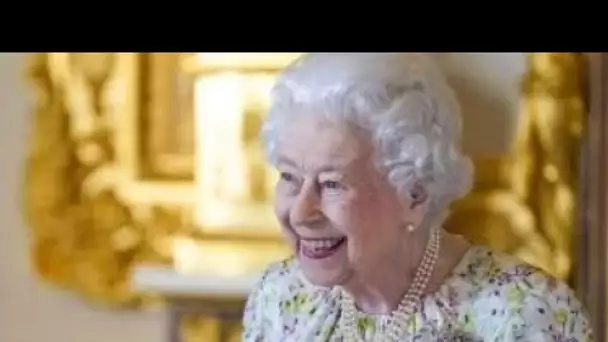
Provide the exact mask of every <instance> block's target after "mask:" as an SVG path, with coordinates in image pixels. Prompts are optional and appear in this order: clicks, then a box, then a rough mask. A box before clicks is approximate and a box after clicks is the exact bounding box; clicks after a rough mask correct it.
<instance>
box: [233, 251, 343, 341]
mask: <svg viewBox="0 0 608 342" xmlns="http://www.w3.org/2000/svg"><path fill="white" fill-rule="evenodd" d="M332 298H333V300H332ZM335 313H336V305H335V293H334V290H332V289H329V288H321V287H317V286H313V285H312V284H310V283H309V282H308V281H307V280H306V279H305V278H304V276H303V275H302V274H301V273H300V271H299V269H298V266H297V262H296V261H295V260H294V259H286V260H282V261H279V262H274V263H271V264H270V265H269V266H267V267H266V268H265V270H264V271H263V272H262V274H261V276H260V277H259V280H258V282H257V284H256V285H255V286H254V287H253V289H252V291H251V292H250V294H249V297H248V299H247V303H246V306H245V311H244V315H243V326H244V329H243V341H267V340H273V341H275V340H276V341H278V340H281V339H282V338H283V336H284V334H286V333H288V334H294V333H295V330H296V328H297V330H298V334H313V335H314V334H321V333H323V334H327V333H329V332H331V331H325V330H323V329H324V327H325V326H327V327H329V328H331V325H328V324H325V323H328V322H330V321H332V317H334V316H335Z"/></svg>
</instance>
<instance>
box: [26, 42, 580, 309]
mask: <svg viewBox="0 0 608 342" xmlns="http://www.w3.org/2000/svg"><path fill="white" fill-rule="evenodd" d="M296 55H297V54H161V53H158V54H134V53H120V54H118V53H116V54H97V53H95V54H65V53H49V54H34V55H32V56H31V59H30V61H29V66H28V78H29V80H30V82H31V83H32V85H33V87H34V89H35V90H36V92H37V102H36V108H35V112H34V129H33V135H32V139H31V146H30V151H29V158H28V160H27V168H26V169H27V175H26V177H25V189H26V196H25V207H26V209H27V210H26V214H27V219H28V221H29V228H30V231H31V244H32V247H31V250H32V258H33V264H34V266H35V270H36V272H37V274H38V275H39V276H40V277H41V278H42V279H44V281H47V282H50V283H52V284H55V285H59V286H61V287H64V288H68V289H70V290H73V291H75V292H77V293H79V294H81V295H83V296H85V297H87V298H88V299H89V300H90V301H92V302H96V303H101V304H104V305H112V306H118V307H125V306H137V305H140V304H141V303H142V299H143V297H142V296H141V295H140V294H138V293H134V292H132V291H131V290H130V288H129V278H130V274H131V271H132V270H133V267H134V266H136V265H139V264H144V263H146V264H149V263H157V264H162V265H174V266H176V267H178V268H181V269H183V270H185V271H187V269H188V265H186V264H187V262H186V261H185V260H187V259H188V257H189V255H190V254H189V253H194V254H195V255H196V253H198V252H197V249H196V245H197V244H199V243H205V244H206V245H205V246H206V247H205V250H206V251H207V253H216V254H215V255H222V253H224V252H225V251H226V248H233V249H234V248H238V249H240V251H241V252H243V253H249V257H248V258H245V259H246V260H248V263H246V264H245V263H244V262H243V261H238V262H234V263H233V266H234V267H233V269H232V270H231V271H233V272H239V271H243V270H244V269H247V268H252V267H259V266H260V263H261V262H263V261H264V260H268V259H269V258H273V257H276V256H279V255H282V254H283V253H286V250H285V249H284V247H283V245H282V244H281V242H280V239H279V236H278V233H277V231H276V229H274V227H275V224H274V221H273V217H272V214H271V210H270V204H269V203H270V191H269V189H270V187H271V186H272V183H273V181H274V177H275V176H274V174H273V172H272V171H271V170H268V168H267V167H266V166H265V164H264V161H263V160H262V156H261V150H260V148H259V142H258V140H257V138H256V137H257V130H258V129H259V125H260V122H261V120H262V119H263V115H264V110H265V105H266V95H267V91H268V88H269V85H270V84H271V82H272V79H273V77H274V75H275V74H276V72H277V71H278V70H280V69H281V68H282V67H283V66H285V65H286V64H287V63H288V62H289V61H290V60H292V59H293V58H295V56H296ZM527 58H528V71H527V73H526V75H525V78H524V80H523V86H522V109H521V120H520V121H519V125H520V126H519V130H518V134H517V138H516V142H515V144H514V149H513V152H512V154H511V155H509V156H505V157H504V158H498V159H477V160H475V163H476V167H477V173H478V178H477V183H476V187H475V190H474V191H473V193H472V194H471V195H470V196H468V197H467V198H465V199H463V200H462V201H460V202H458V203H456V204H455V205H454V208H453V213H452V216H451V217H450V219H449V221H448V223H447V228H448V229H450V230H452V231H458V232H462V233H463V234H465V235H467V236H469V237H471V238H472V239H473V240H475V241H477V242H481V243H487V244H490V245H492V246H494V247H495V248H497V249H500V250H504V251H507V252H510V253H513V254H516V255H518V256H520V257H522V258H523V259H525V260H527V261H530V262H531V263H533V264H535V265H537V266H539V267H542V268H544V269H546V270H547V271H549V272H551V273H552V274H554V275H556V276H558V277H560V278H564V279H566V278H568V277H569V275H570V273H571V268H572V262H573V255H574V254H573V251H572V248H573V247H572V239H573V231H574V230H575V229H576V228H575V227H576V220H575V217H576V214H575V212H576V208H575V198H576V195H575V194H576V191H577V190H576V175H577V171H576V169H577V168H576V165H577V164H578V148H579V145H580V140H581V134H582V127H583V122H584V120H585V112H586V111H585V109H584V103H583V100H584V98H583V86H582V84H581V82H582V81H581V78H582V74H583V66H584V60H583V58H582V57H581V55H579V54H573V53H565V54H530V55H528V57H527ZM227 99H228V100H227ZM217 113H222V114H221V115H222V116H221V117H218V115H219V114H217ZM195 114H196V115H195ZM210 114H212V115H210ZM218 118H219V119H218ZM224 177H230V178H231V179H232V180H234V179H237V180H239V181H237V182H233V183H234V184H229V183H227V182H224V181H223V179H224ZM252 246H253V247H252ZM209 251H211V252H209ZM261 251H264V252H261ZM199 252H200V251H199ZM190 258H195V259H196V257H192V256H190ZM224 263H225V264H230V262H229V261H225V262H224ZM224 266H225V265H224ZM208 267H210V268H213V265H210V266H208ZM229 271H230V270H229Z"/></svg>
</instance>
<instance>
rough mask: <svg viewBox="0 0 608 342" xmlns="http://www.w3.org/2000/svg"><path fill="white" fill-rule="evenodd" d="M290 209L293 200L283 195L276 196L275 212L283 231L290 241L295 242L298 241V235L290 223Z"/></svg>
mask: <svg viewBox="0 0 608 342" xmlns="http://www.w3.org/2000/svg"><path fill="white" fill-rule="evenodd" d="M290 209H291V202H290V201H289V199H287V198H284V197H282V196H276V201H275V204H274V212H275V215H276V218H277V220H278V221H279V225H280V228H281V232H282V233H283V235H284V236H285V237H286V238H287V240H288V242H289V243H291V244H295V242H296V241H297V237H296V234H295V232H294V231H293V229H292V228H291V225H290V224H289V212H290Z"/></svg>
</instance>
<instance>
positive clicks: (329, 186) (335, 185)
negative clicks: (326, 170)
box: [321, 181, 340, 190]
mask: <svg viewBox="0 0 608 342" xmlns="http://www.w3.org/2000/svg"><path fill="white" fill-rule="evenodd" d="M321 184H322V185H323V187H324V188H326V189H332V190H335V189H338V188H340V183H338V182H336V181H324V182H323V183H321Z"/></svg>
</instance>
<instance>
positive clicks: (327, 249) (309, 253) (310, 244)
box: [300, 237, 346, 259]
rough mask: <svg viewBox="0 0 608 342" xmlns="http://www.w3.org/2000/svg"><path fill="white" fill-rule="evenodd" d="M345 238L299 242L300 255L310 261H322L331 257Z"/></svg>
mask: <svg viewBox="0 0 608 342" xmlns="http://www.w3.org/2000/svg"><path fill="white" fill-rule="evenodd" d="M345 242H346V238H345V237H342V238H334V239H315V240H304V239H302V240H300V251H301V253H302V255H304V256H305V257H307V258H310V259H324V258H327V257H329V256H331V255H333V254H334V253H335V252H336V251H337V250H338V249H339V248H340V247H341V246H342V245H344V243H345Z"/></svg>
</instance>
